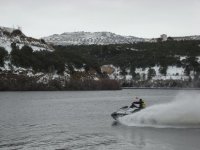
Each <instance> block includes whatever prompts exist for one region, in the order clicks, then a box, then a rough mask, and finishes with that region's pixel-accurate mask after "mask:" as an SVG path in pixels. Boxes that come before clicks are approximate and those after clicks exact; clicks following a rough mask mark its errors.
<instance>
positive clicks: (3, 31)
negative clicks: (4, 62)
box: [0, 27, 53, 53]
mask: <svg viewBox="0 0 200 150" xmlns="http://www.w3.org/2000/svg"><path fill="white" fill-rule="evenodd" d="M12 43H16V45H17V46H19V48H21V47H23V46H24V45H28V46H29V47H31V48H32V49H33V51H38V50H48V51H52V50H53V48H52V47H50V46H49V45H47V44H45V42H43V41H42V40H38V39H34V38H31V37H27V36H25V35H24V34H23V33H22V32H21V31H20V30H18V29H13V28H7V27H0V47H3V48H5V50H7V51H8V52H9V53H10V52H11V44H12Z"/></svg>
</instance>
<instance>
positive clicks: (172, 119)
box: [119, 91, 200, 128]
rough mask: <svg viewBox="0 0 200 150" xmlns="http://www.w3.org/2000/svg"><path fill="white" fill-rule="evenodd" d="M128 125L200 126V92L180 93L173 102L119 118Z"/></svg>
mask: <svg viewBox="0 0 200 150" xmlns="http://www.w3.org/2000/svg"><path fill="white" fill-rule="evenodd" d="M119 121H120V123H122V124H124V125H127V126H151V127H175V128H176V127H198V128H199V127H200V93H199V91H198V93H194V92H189V93H187V94H184V93H181V94H178V95H177V96H176V97H175V99H174V100H173V101H172V102H169V103H165V104H157V105H153V106H150V107H147V108H146V109H144V110H141V111H139V112H137V113H135V114H131V115H127V116H125V117H122V118H120V119H119Z"/></svg>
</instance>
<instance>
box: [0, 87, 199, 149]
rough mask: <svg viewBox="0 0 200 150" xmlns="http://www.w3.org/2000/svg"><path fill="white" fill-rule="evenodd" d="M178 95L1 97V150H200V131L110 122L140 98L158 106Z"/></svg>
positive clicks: (31, 94) (0, 94) (154, 92)
mask: <svg viewBox="0 0 200 150" xmlns="http://www.w3.org/2000/svg"><path fill="white" fill-rule="evenodd" d="M178 92H180V91H174V90H122V91H90V92H0V149H1V150H10V149H22V150H35V149H36V150H37V149H47V150H55V149H62V150H74V149H75V150H103V149H106V150H107V149H112V150H122V149H123V150H132V149H134V150H165V149H166V150H188V149H190V150H199V149H200V142H199V139H200V130H199V129H170V128H165V129H159V128H148V127H144V128H142V127H128V126H125V125H122V124H119V123H118V122H113V119H112V118H111V117H110V114H111V113H112V112H113V111H115V110H116V109H117V108H119V107H121V106H124V105H128V104H131V102H132V100H131V98H132V97H134V96H139V97H143V98H144V99H145V100H146V102H147V104H148V105H154V104H155V103H166V102H168V101H171V100H172V99H173V97H175V96H176V95H177V93H178ZM184 92H187V91H184ZM189 93H190V92H189Z"/></svg>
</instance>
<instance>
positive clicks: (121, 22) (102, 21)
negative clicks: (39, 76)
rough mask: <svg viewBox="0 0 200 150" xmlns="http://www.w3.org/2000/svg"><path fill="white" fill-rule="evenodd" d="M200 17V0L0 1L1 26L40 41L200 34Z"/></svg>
mask: <svg viewBox="0 0 200 150" xmlns="http://www.w3.org/2000/svg"><path fill="white" fill-rule="evenodd" d="M199 15H200V0H0V26H7V27H13V26H15V27H16V26H20V27H22V31H23V32H24V33H25V34H26V35H28V36H33V37H37V38H40V37H43V36H48V35H51V34H60V33H63V32H74V31H90V32H96V31H110V32H114V33H117V34H121V35H133V36H137V37H147V38H153V37H158V36H160V34H162V33H166V34H167V35H170V36H184V35H200V16H199Z"/></svg>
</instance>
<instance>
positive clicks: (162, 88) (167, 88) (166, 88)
mask: <svg viewBox="0 0 200 150" xmlns="http://www.w3.org/2000/svg"><path fill="white" fill-rule="evenodd" d="M121 89H152V90H200V88H178V87H174V88H173V87H121Z"/></svg>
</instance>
